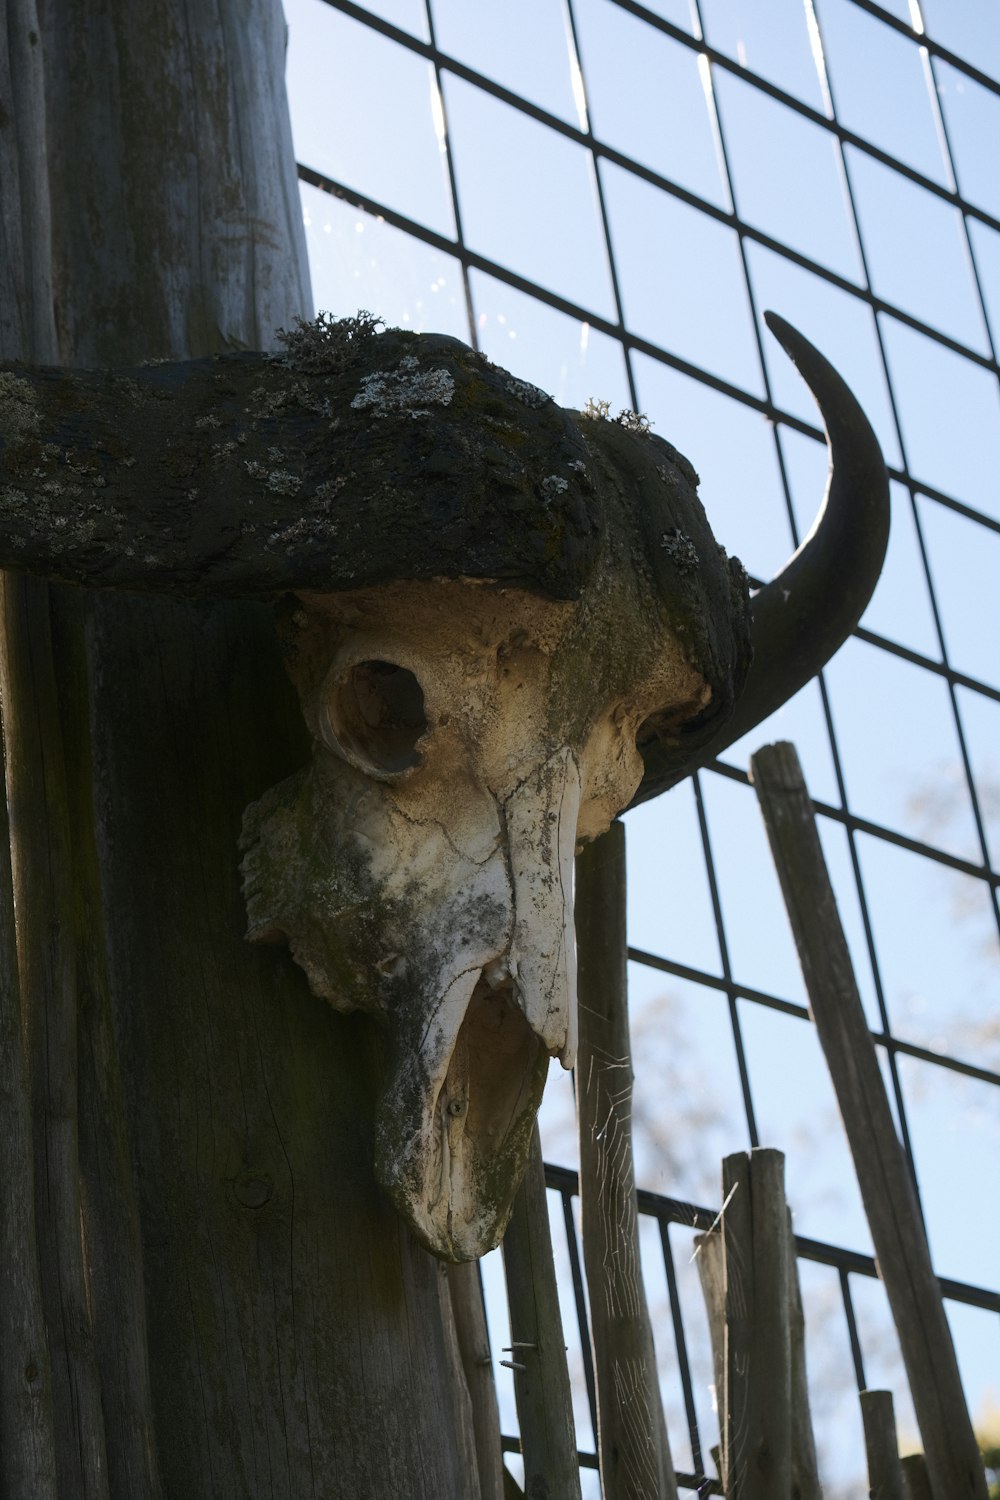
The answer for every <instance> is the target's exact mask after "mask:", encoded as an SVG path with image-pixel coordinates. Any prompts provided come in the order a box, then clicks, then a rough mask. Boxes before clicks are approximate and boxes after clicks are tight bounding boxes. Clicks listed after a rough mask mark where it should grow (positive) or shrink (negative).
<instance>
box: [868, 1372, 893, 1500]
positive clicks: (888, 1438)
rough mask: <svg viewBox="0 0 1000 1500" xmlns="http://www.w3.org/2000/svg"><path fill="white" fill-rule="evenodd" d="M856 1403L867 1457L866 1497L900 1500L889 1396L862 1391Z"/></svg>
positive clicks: (890, 1394)
mask: <svg viewBox="0 0 1000 1500" xmlns="http://www.w3.org/2000/svg"><path fill="white" fill-rule="evenodd" d="M860 1399H861V1420H862V1422H863V1423H864V1427H865V1451H866V1453H867V1455H868V1493H869V1495H870V1497H871V1500H903V1472H902V1470H901V1468H900V1466H899V1449H898V1447H897V1445H896V1414H895V1412H894V1410H893V1404H892V1392H891V1391H862V1392H861V1397H860Z"/></svg>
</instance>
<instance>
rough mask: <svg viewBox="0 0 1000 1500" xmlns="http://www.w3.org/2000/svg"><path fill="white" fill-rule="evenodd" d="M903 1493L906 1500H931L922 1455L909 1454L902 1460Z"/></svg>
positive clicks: (928, 1481)
mask: <svg viewBox="0 0 1000 1500" xmlns="http://www.w3.org/2000/svg"><path fill="white" fill-rule="evenodd" d="M902 1468H903V1493H904V1494H905V1496H906V1500H932V1495H933V1491H932V1489H931V1481H930V1476H929V1474H928V1472H927V1468H928V1466H927V1459H926V1457H925V1455H924V1454H923V1453H910V1454H908V1456H907V1457H906V1458H904V1459H903V1460H902Z"/></svg>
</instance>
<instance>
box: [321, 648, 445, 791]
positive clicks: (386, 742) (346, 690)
mask: <svg viewBox="0 0 1000 1500" xmlns="http://www.w3.org/2000/svg"><path fill="white" fill-rule="evenodd" d="M322 718H323V721H324V722H323V723H322V729H323V737H324V739H325V740H326V741H327V743H328V744H329V746H330V748H331V749H332V750H335V751H336V752H337V753H338V754H339V755H342V756H343V757H344V759H345V760H348V761H351V762H352V763H353V764H355V765H357V766H358V767H359V768H360V769H361V770H364V771H368V772H370V773H371V774H373V775H376V776H395V775H398V774H399V773H400V772H402V771H407V770H409V769H410V767H411V766H416V765H419V763H420V755H419V754H418V752H417V749H416V745H417V741H418V740H419V739H420V736H421V735H422V734H423V733H424V731H425V730H426V728H427V716H426V714H425V712H424V694H423V689H422V688H421V686H420V683H419V682H418V681H417V679H416V677H415V676H414V674H413V673H412V672H411V671H410V670H409V669H408V668H407V667H401V666H399V665H398V664H397V663H395V662H391V661H359V662H355V663H354V664H353V665H352V666H350V667H348V668H347V670H346V671H343V672H341V673H340V674H339V676H338V678H337V679H336V681H334V682H333V683H332V684H331V686H330V688H329V691H328V694H327V698H326V702H325V704H324V708H323V714H322Z"/></svg>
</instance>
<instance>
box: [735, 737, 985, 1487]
mask: <svg viewBox="0 0 1000 1500" xmlns="http://www.w3.org/2000/svg"><path fill="white" fill-rule="evenodd" d="M750 765H751V778H752V780H753V783H754V786H755V788H756V791H757V796H758V799H759V801H760V805H761V811H762V813H763V816H764V822H765V825H766V827H767V832H768V838H769V839H770V842H771V850H772V853H773V855H774V860H775V864H776V866H777V869H778V875H779V877H780V880H781V887H782V891H783V893H784V897H785V905H786V906H787V908H788V914H789V919H790V921H791V925H792V931H793V933H794V935H795V942H796V947H797V948H798V952H799V961H800V963H801V965H802V972H803V975H804V977H805V982H806V988H807V990H808V993H809V1002H810V1009H811V1011H812V1016H813V1020H814V1021H815V1024H816V1030H817V1033H818V1035H819V1039H820V1042H821V1044H822V1047H823V1053H824V1056H825V1058H826V1062H827V1066H828V1067H829V1069H830V1075H831V1078H832V1080H833V1085H834V1090H835V1092H836V1094H837V1102H838V1104H839V1106H840V1113H841V1116H842V1118H843V1121H844V1127H845V1129H846V1131H847V1138H848V1141H849V1143H850V1147H851V1154H852V1157H853V1159H854V1167H855V1171H856V1172H857V1176H858V1184H859V1186H860V1189H861V1196H862V1200H863V1202H864V1206H865V1213H866V1214H867V1217H868V1222H869V1225H870V1227H871V1232H872V1239H873V1242H874V1245H875V1256H876V1260H877V1262H878V1269H879V1274H880V1276H881V1277H882V1280H883V1281H884V1282H885V1288H886V1292H887V1295H888V1298H889V1305H890V1307H891V1309H892V1314H893V1319H894V1321H895V1324H896V1329H897V1332H898V1334H899V1341H900V1347H901V1349H902V1353H903V1361H904V1364H905V1366H906V1373H907V1377H908V1380H909V1384H910V1391H911V1394H912V1396H913V1405H914V1409H915V1411H916V1415H917V1421H918V1423H919V1426H920V1433H921V1437H922V1438H923V1442H924V1448H925V1452H926V1456H927V1468H928V1471H929V1474H930V1476H931V1486H932V1492H933V1494H934V1497H935V1500H973V1497H975V1500H987V1492H986V1477H985V1473H984V1470H983V1465H982V1461H981V1458H980V1455H979V1450H978V1447H977V1445H976V1440H975V1436H974V1434H973V1431H972V1423H971V1421H970V1419H969V1414H968V1409H967V1407H966V1404H965V1396H964V1393H963V1390H962V1382H961V1377H960V1375H959V1370H958V1362H957V1360H956V1357H955V1348H954V1344H953V1342H952V1337H951V1331H950V1329H949V1327H948V1322H947V1318H946V1317H945V1312H944V1306H943V1303H942V1300H941V1291H940V1287H939V1285H938V1281H937V1278H936V1277H935V1275H934V1271H933V1268H932V1266H931V1259H930V1251H929V1249H928V1246H927V1239H926V1235H925V1233H924V1228H923V1223H922V1221H921V1218H920V1211H919V1208H918V1205H917V1201H916V1194H915V1192H914V1188H913V1183H912V1180H911V1178H910V1175H909V1171H908V1169H907V1165H906V1160H905V1157H904V1154H903V1149H902V1147H901V1145H900V1143H899V1139H898V1137H897V1135H896V1130H895V1126H894V1124H893V1119H892V1114H891V1111H890V1108H889V1101H888V1099H887V1097H886V1092H885V1086H884V1084H883V1082H882V1075H881V1072H880V1070H879V1065H878V1059H877V1057H876V1054H875V1046H874V1043H873V1041H872V1038H871V1033H870V1032H869V1029H868V1024H867V1022H866V1020H865V1015H864V1009H863V1006H862V1003H861V997H860V995H859V994H858V989H857V984H856V982H855V979H854V972H853V969H852V966H851V959H850V954H849V951H848V948H847V942H846V939H845V937H844V933H843V928H842V927H841V924H840V918H839V915H838V913H837V904H836V900H835V897H834V894H833V888H832V886H831V884H830V878H829V875H828V873H827V869H826V863H825V861H824V858H823V852H822V848H821V845H820V842H819V836H818V834H817V831H816V826H815V820H814V816H813V809H812V803H811V801H810V798H809V793H808V790H807V788H806V785H805V781H804V778H803V776H802V770H801V767H800V765H799V762H798V757H797V755H796V753H795V749H794V747H793V746H792V745H789V744H777V745H768V746H766V747H765V748H764V749H762V750H759V751H758V752H757V754H756V755H754V756H753V757H752V759H751V762H750Z"/></svg>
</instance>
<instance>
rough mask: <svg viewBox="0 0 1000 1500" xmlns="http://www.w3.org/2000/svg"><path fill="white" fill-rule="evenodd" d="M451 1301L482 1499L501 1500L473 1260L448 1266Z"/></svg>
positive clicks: (492, 1396) (496, 1425)
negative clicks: (470, 1416) (470, 1413)
mask: <svg viewBox="0 0 1000 1500" xmlns="http://www.w3.org/2000/svg"><path fill="white" fill-rule="evenodd" d="M448 1281H449V1283H450V1286H451V1305H452V1309H453V1311H454V1314H455V1332H456V1334H457V1336H458V1348H459V1353H460V1354H461V1358H462V1369H463V1371H464V1373H465V1383H466V1385H467V1386H468V1389H469V1401H470V1402H471V1404H472V1430H473V1433H474V1435H475V1443H476V1463H477V1466H478V1469H479V1493H480V1496H481V1500H503V1453H502V1449H501V1446H500V1414H499V1412H498V1410H497V1392H496V1384H495V1382H494V1380H493V1361H492V1359H491V1358H490V1338H489V1333H488V1332H487V1329H486V1310H485V1308H484V1307H483V1285H482V1281H481V1279H480V1275H479V1265H478V1262H476V1261H467V1262H466V1263H465V1264H464V1265H460V1266H449V1268H448Z"/></svg>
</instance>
